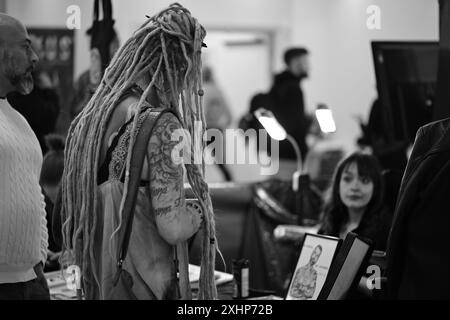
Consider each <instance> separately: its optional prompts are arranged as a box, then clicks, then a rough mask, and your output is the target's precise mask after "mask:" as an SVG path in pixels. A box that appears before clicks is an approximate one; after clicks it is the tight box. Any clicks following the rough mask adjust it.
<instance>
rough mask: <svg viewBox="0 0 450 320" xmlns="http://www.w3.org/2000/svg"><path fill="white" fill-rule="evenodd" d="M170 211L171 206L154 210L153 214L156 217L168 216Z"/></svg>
mask: <svg viewBox="0 0 450 320" xmlns="http://www.w3.org/2000/svg"><path fill="white" fill-rule="evenodd" d="M170 211H172V206H168V207H162V208H156V209H155V214H156V216H162V215H165V214H168V213H169V212H170Z"/></svg>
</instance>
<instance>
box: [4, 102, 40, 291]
mask: <svg viewBox="0 0 450 320" xmlns="http://www.w3.org/2000/svg"><path fill="white" fill-rule="evenodd" d="M41 166H42V152H41V150H40V147H39V142H38V140H37V138H36V136H35V134H34V133H33V131H32V130H31V128H30V126H29V125H28V123H27V121H26V120H25V119H24V118H23V117H22V116H21V115H20V114H19V113H18V112H17V111H15V110H14V109H13V108H12V107H11V106H10V105H9V103H8V102H7V101H6V100H5V99H0V283H15V282H25V281H29V280H32V279H34V278H36V274H35V273H34V271H33V266H35V265H36V264H38V263H39V261H42V262H45V261H46V258H47V246H48V233H47V225H46V217H45V216H46V215H45V201H44V196H43V195H42V192H41V188H40V186H39V175H40V171H41Z"/></svg>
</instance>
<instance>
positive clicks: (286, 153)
mask: <svg viewBox="0 0 450 320" xmlns="http://www.w3.org/2000/svg"><path fill="white" fill-rule="evenodd" d="M284 62H285V64H286V70H285V71H283V72H281V73H280V74H277V75H276V76H275V79H274V83H273V86H272V88H271V90H270V92H269V97H270V103H269V104H271V105H272V107H270V108H268V109H270V110H271V111H272V112H273V114H274V115H275V117H276V118H277V120H278V122H279V123H280V124H281V125H282V126H283V127H284V129H285V130H286V131H287V133H288V134H290V135H291V136H292V137H294V139H295V141H297V143H298V145H299V147H300V151H301V153H302V159H303V160H304V159H305V157H306V154H307V153H308V146H307V144H306V135H307V132H308V127H309V121H308V120H307V119H306V117H305V104H304V99H303V91H302V89H301V87H300V84H301V81H302V80H303V79H305V78H307V77H308V73H309V57H308V50H307V49H305V48H291V49H288V50H286V52H285V53H284ZM279 152H280V158H281V159H292V160H295V157H296V155H295V152H294V149H293V148H292V146H291V144H290V143H289V142H287V141H281V142H280V151H279Z"/></svg>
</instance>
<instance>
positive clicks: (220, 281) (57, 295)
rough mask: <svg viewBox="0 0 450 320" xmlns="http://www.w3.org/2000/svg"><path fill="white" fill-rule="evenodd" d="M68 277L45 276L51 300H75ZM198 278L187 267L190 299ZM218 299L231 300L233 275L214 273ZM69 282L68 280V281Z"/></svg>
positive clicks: (59, 274)
mask: <svg viewBox="0 0 450 320" xmlns="http://www.w3.org/2000/svg"><path fill="white" fill-rule="evenodd" d="M67 277H68V275H64V274H63V273H62V271H54V272H49V273H46V274H45V278H46V279H47V284H48V287H49V289H50V298H51V300H76V299H77V294H76V291H75V290H72V289H71V288H70V285H67V281H66V279H65V278H67ZM199 277H200V267H198V266H195V265H189V279H190V280H191V287H192V298H193V299H197V296H198V279H199ZM215 278H216V285H217V291H218V298H219V299H220V300H231V299H232V296H233V275H231V274H229V273H224V272H220V271H216V272H215ZM69 282H70V280H69Z"/></svg>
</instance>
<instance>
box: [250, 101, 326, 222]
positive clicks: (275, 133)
mask: <svg viewBox="0 0 450 320" xmlns="http://www.w3.org/2000/svg"><path fill="white" fill-rule="evenodd" d="M254 114H255V117H256V119H258V121H259V122H260V123H261V125H262V126H263V127H264V129H265V130H266V131H267V133H268V134H269V136H270V137H271V138H272V139H275V140H278V141H281V140H287V141H289V142H290V143H291V144H292V146H293V148H294V150H295V154H296V156H297V171H295V172H294V175H293V176H292V190H293V191H294V194H295V203H294V210H295V213H296V214H297V215H298V224H300V225H304V226H311V225H315V224H317V216H318V213H319V212H320V206H317V205H316V202H315V201H314V199H316V198H317V197H316V196H317V193H316V192H315V191H314V190H313V189H312V187H311V184H310V179H309V175H308V174H307V173H306V172H305V170H304V168H303V163H302V155H301V152H300V148H299V146H298V143H297V141H296V140H295V139H294V138H293V137H292V136H291V135H289V134H288V133H287V132H286V130H285V129H284V128H283V126H282V125H281V124H280V123H279V122H278V121H277V119H276V118H275V116H274V115H273V113H272V112H271V111H269V110H266V109H263V108H260V109H258V110H256V111H255V112H254Z"/></svg>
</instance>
